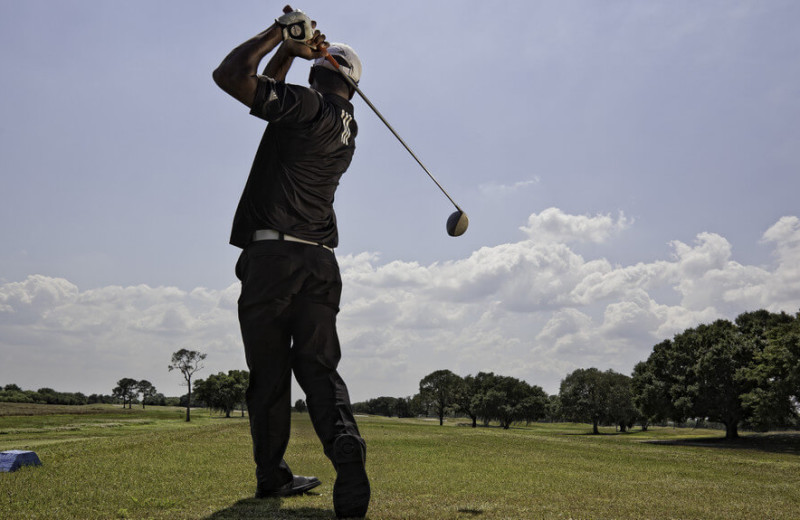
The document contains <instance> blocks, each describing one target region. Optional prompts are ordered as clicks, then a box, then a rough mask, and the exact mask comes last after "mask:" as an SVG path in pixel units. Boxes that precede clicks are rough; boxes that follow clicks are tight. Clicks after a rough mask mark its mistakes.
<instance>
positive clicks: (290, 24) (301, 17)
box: [275, 9, 314, 43]
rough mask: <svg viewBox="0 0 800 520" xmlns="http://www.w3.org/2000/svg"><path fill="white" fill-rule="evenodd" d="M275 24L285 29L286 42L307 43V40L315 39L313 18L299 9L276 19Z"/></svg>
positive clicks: (284, 37)
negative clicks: (312, 25)
mask: <svg viewBox="0 0 800 520" xmlns="http://www.w3.org/2000/svg"><path fill="white" fill-rule="evenodd" d="M275 23H277V24H278V25H279V26H280V27H281V28H282V29H283V39H284V40H295V41H298V42H301V43H305V42H306V40H310V39H311V38H313V37H314V28H313V27H311V18H309V17H308V15H306V13H304V12H303V11H301V10H299V9H296V10H294V11H292V12H290V13H286V14H284V15H283V16H281V17H280V18H277V19H275Z"/></svg>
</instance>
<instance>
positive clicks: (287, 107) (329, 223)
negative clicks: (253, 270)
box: [230, 76, 358, 248]
mask: <svg viewBox="0 0 800 520" xmlns="http://www.w3.org/2000/svg"><path fill="white" fill-rule="evenodd" d="M250 113H251V114H253V115H254V116H256V117H260V118H261V119H264V120H266V121H268V122H269V124H268V125H267V129H266V130H265V131H264V136H263V137H262V138H261V144H259V146H258V151H257V152H256V157H255V159H254V160H253V166H252V168H251V169H250V176H249V177H248V178H247V184H246V185H245V187H244V192H243V193H242V197H241V199H240V200H239V206H238V208H237V209H236V215H235V216H234V218H233V229H232V231H231V239H230V243H231V244H233V245H234V246H237V247H241V248H244V247H245V246H246V245H247V244H248V243H250V241H251V240H252V236H253V231H255V230H257V229H274V230H276V231H280V232H283V233H286V234H287V235H292V236H295V237H298V238H302V239H304V240H310V241H312V242H316V243H319V244H324V245H326V246H328V247H336V246H337V245H338V243H339V236H338V232H337V229H336V214H335V213H334V211H333V198H334V193H335V192H336V187H337V186H338V185H339V178H340V177H341V176H342V174H343V173H344V172H345V170H347V167H348V166H349V165H350V161H351V159H352V158H353V152H354V151H355V137H356V134H357V133H358V126H357V125H356V121H355V119H353V105H352V104H351V103H350V102H349V101H348V100H346V99H344V98H343V97H340V96H337V95H333V94H325V95H323V94H320V93H319V92H317V91H315V90H313V89H310V88H307V87H301V86H299V85H291V84H286V83H284V82H281V81H274V80H273V79H271V78H268V77H265V76H259V77H258V88H257V90H256V96H255V99H254V100H253V105H252V109H251V110H250Z"/></svg>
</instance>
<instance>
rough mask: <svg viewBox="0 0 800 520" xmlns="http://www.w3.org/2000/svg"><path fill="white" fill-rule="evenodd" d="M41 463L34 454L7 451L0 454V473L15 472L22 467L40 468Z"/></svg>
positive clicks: (22, 451)
mask: <svg viewBox="0 0 800 520" xmlns="http://www.w3.org/2000/svg"><path fill="white" fill-rule="evenodd" d="M41 465H42V461H40V460H39V457H38V456H36V453H35V452H32V451H24V450H9V451H2V452H0V471H6V472H9V471H17V470H18V469H19V468H21V467H22V466H41Z"/></svg>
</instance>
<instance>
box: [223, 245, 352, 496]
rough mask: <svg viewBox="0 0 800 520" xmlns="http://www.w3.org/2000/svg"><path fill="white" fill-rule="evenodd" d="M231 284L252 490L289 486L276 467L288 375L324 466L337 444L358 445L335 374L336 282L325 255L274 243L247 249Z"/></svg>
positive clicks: (287, 474) (282, 467)
mask: <svg viewBox="0 0 800 520" xmlns="http://www.w3.org/2000/svg"><path fill="white" fill-rule="evenodd" d="M236 276H237V277H238V278H239V280H241V282H242V293H241V296H240V297H239V325H240V326H241V330H242V339H243V341H244V350H245V356H246V358H247V366H248V368H249V370H250V384H249V386H248V388H247V409H248V413H249V416H250V433H251V435H252V438H253V456H254V458H255V462H256V478H257V481H258V486H259V488H261V489H265V490H271V489H275V488H277V487H279V486H281V485H283V484H285V483H287V482H289V481H291V480H292V471H291V470H290V469H289V466H288V465H287V464H286V461H284V459H283V456H284V453H285V452H286V447H287V445H288V443H289V431H290V422H291V374H292V372H294V375H295V378H296V379H297V382H298V383H299V384H300V387H301V388H302V389H303V391H304V392H305V394H306V403H307V406H308V412H309V414H310V415H311V421H312V423H313V425H314V429H315V431H316V432H317V435H318V436H319V439H320V441H321V442H322V446H323V449H324V451H325V454H326V455H327V456H328V458H329V459H331V460H333V458H332V456H333V443H334V440H335V439H336V437H337V436H339V435H342V434H351V435H357V436H358V437H359V438H360V437H361V436H360V434H359V432H358V427H357V426H356V421H355V419H354V418H353V413H352V409H351V406H350V397H349V395H348V392H347V386H346V385H345V383H344V381H343V380H342V378H341V377H340V376H339V373H338V372H337V371H336V367H337V366H338V364H339V359H340V357H341V352H340V348H339V338H338V335H337V334H336V314H337V313H338V312H339V300H340V297H341V292H342V279H341V276H340V274H339V265H338V264H337V262H336V257H335V255H334V254H333V253H332V252H331V251H328V250H327V249H324V248H322V247H319V246H313V245H308V244H301V243H296V242H286V241H279V240H263V241H258V242H253V243H251V244H250V245H248V246H247V247H246V248H245V249H244V251H242V254H241V256H240V257H239V261H238V262H237V264H236ZM362 443H363V440H362Z"/></svg>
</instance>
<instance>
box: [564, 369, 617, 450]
mask: <svg viewBox="0 0 800 520" xmlns="http://www.w3.org/2000/svg"><path fill="white" fill-rule="evenodd" d="M608 390H609V388H608V379H607V378H606V377H604V376H603V372H601V371H600V370H598V369H596V368H587V369H583V368H579V369H577V370H575V371H573V372H572V373H570V374H569V375H567V377H565V378H564V379H563V380H562V381H561V388H560V391H559V394H558V395H559V398H560V399H561V409H562V411H563V413H564V415H565V417H566V418H567V419H568V420H570V421H576V422H590V423H592V433H594V434H595V435H597V434H599V433H600V431H599V430H598V426H599V424H600V421H601V420H602V419H603V418H604V417H606V416H607V415H608V412H607V410H608Z"/></svg>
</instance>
